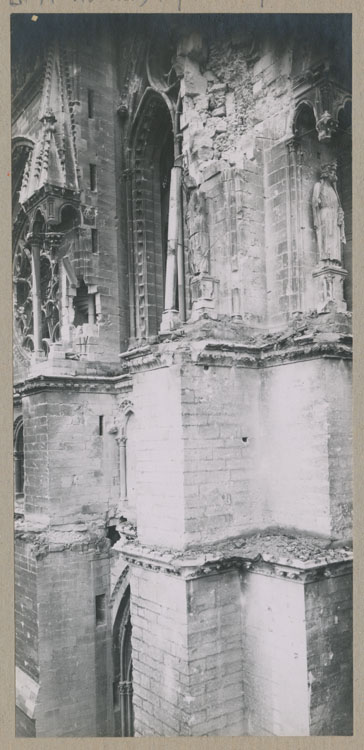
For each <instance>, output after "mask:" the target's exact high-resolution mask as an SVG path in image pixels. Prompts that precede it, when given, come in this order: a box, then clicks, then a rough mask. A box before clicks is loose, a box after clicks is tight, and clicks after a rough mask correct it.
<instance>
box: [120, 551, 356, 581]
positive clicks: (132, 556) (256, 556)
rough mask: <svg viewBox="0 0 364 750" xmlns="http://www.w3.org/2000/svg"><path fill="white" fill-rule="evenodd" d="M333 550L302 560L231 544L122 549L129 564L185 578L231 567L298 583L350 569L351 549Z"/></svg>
mask: <svg viewBox="0 0 364 750" xmlns="http://www.w3.org/2000/svg"><path fill="white" fill-rule="evenodd" d="M335 552H336V553H334V555H333V556H329V555H325V554H322V555H321V556H317V555H315V556H314V557H312V559H309V560H305V561H303V560H300V559H298V558H292V559H290V560H288V559H287V558H284V557H282V558H279V557H278V558H277V559H272V556H271V555H267V554H265V553H264V552H263V553H256V552H248V551H244V550H243V549H240V550H239V549H238V548H234V547H231V546H230V547H227V548H226V549H225V550H219V551H217V552H216V553H213V552H212V553H211V552H210V553H205V554H203V553H196V555H192V554H191V553H190V552H189V553H187V554H184V553H182V552H180V553H176V552H175V553H173V552H169V551H163V550H150V549H149V548H147V547H143V546H142V545H139V544H137V543H127V544H126V545H125V546H124V548H123V550H122V554H123V557H124V558H125V560H126V561H127V562H128V564H129V565H130V566H133V565H134V566H137V567H142V568H145V569H147V570H154V571H160V572H163V573H166V574H169V575H175V576H179V577H182V578H183V579H185V580H193V579H195V578H200V577H204V576H210V575H217V574H220V573H223V572H225V571H227V570H234V569H235V570H240V571H242V572H245V571H250V572H254V573H257V574H260V575H266V576H273V577H275V578H285V579H288V580H291V581H297V582H301V583H308V582H311V581H315V580H318V579H320V578H323V577H324V578H330V577H334V576H339V575H347V574H348V573H350V572H351V570H352V552H351V551H350V550H347V551H345V550H342V549H340V550H336V551H335Z"/></svg>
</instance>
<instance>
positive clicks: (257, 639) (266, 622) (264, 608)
mask: <svg viewBox="0 0 364 750" xmlns="http://www.w3.org/2000/svg"><path fill="white" fill-rule="evenodd" d="M241 586H242V639H243V663H244V670H243V680H244V695H245V711H246V720H247V732H246V733H247V734H249V735H251V736H260V735H279V736H281V735H288V736H292V735H293V736H306V735H308V734H309V713H308V701H307V666H306V659H307V657H306V641H305V608H304V590H303V586H302V584H301V583H296V582H293V581H287V580H279V579H276V578H270V577H268V576H263V575H255V574H254V573H252V574H249V573H248V574H246V575H245V576H242V581H241ZM297 706H300V711H297Z"/></svg>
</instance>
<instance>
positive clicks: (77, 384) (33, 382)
mask: <svg viewBox="0 0 364 750" xmlns="http://www.w3.org/2000/svg"><path fill="white" fill-rule="evenodd" d="M54 390H55V391H77V392H78V393H92V392H94V393H112V394H114V393H120V392H122V393H124V392H126V393H129V392H130V391H131V390H132V383H131V380H130V377H129V376H128V375H125V374H124V375H117V376H110V377H108V376H101V375H99V376H96V375H95V376H94V375H84V376H82V375H75V376H73V377H67V376H60V375H39V376H37V377H34V378H30V379H29V380H25V381H24V382H23V383H18V384H17V385H16V387H15V392H14V400H15V401H16V402H19V399H20V398H21V397H22V396H29V395H31V394H34V393H40V392H41V391H54Z"/></svg>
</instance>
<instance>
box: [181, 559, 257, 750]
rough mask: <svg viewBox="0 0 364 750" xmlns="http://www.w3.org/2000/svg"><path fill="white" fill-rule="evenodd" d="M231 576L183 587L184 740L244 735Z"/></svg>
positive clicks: (235, 586)
mask: <svg viewBox="0 0 364 750" xmlns="http://www.w3.org/2000/svg"><path fill="white" fill-rule="evenodd" d="M239 589H240V587H239V576H238V573H237V571H234V570H232V571H228V572H226V573H222V574H220V575H213V576H202V577H201V578H195V579H194V580H190V581H187V596H188V601H187V609H188V639H187V643H188V661H189V671H190V676H189V685H190V687H189V693H190V701H191V702H190V706H191V717H190V734H192V735H193V736H202V735H203V736H205V735H206V736H211V735H212V736H214V735H215V736H227V737H233V736H239V735H242V734H244V733H245V721H244V696H243V689H244V688H243V675H244V658H243V653H242V629H241V617H240V590H239Z"/></svg>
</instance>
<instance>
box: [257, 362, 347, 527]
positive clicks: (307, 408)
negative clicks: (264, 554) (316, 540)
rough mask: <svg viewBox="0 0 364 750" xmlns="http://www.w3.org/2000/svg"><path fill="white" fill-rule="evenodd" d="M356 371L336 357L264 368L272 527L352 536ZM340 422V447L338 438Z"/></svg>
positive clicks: (263, 448) (263, 467)
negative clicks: (352, 387) (351, 387)
mask: <svg viewBox="0 0 364 750" xmlns="http://www.w3.org/2000/svg"><path fill="white" fill-rule="evenodd" d="M349 372H350V365H349V364H347V363H339V361H337V362H336V361H335V360H334V361H331V360H323V361H319V360H314V361H311V362H301V363H296V364H289V365H284V366H282V367H275V368H267V369H266V370H264V371H263V372H262V392H261V410H260V430H261V443H260V465H259V476H260V479H261V482H262V484H263V486H264V487H265V491H264V496H265V498H266V509H267V517H268V518H269V519H270V521H269V524H268V525H270V524H272V525H278V526H286V527H294V528H297V529H301V530H302V531H308V532H311V533H322V534H327V535H332V536H333V537H342V536H345V534H346V533H347V529H348V524H350V520H349V519H350V513H351V505H350V503H351V501H350V500H349V494H350V488H351V464H350V460H349V452H350V444H351V418H350V411H349V409H348V406H349V404H350V397H349V395H348V391H347V382H348V379H350V374H349ZM334 425H335V426H334ZM338 425H340V445H338V443H337V437H335V436H336V435H337V427H338ZM344 436H345V439H344V443H343V444H342V443H341V440H342V438H343V437H344ZM339 487H340V490H339Z"/></svg>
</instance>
